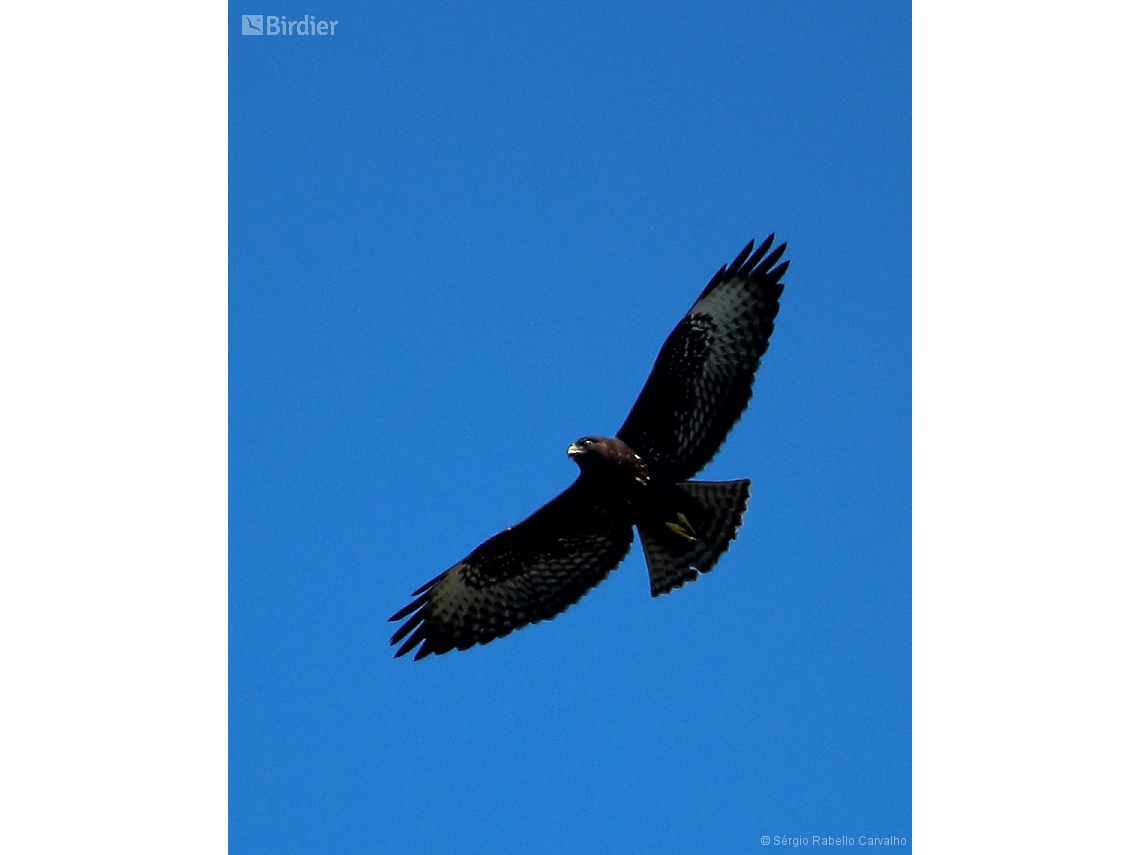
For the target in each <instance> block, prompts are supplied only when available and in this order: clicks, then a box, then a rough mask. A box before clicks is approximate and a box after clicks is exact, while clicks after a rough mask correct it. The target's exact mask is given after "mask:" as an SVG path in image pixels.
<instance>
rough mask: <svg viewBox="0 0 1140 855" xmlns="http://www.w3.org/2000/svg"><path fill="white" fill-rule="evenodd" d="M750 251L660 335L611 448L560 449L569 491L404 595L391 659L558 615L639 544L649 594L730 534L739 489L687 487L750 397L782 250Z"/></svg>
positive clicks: (703, 484) (742, 484) (714, 551)
mask: <svg viewBox="0 0 1140 855" xmlns="http://www.w3.org/2000/svg"><path fill="white" fill-rule="evenodd" d="M774 238H775V235H769V236H768V239H767V240H765V241H764V242H763V243H762V244H760V246H759V247H757V249H756V251H755V252H753V251H752V243H751V242H750V243H749V244H748V246H746V247H745V248H744V250H743V251H742V252H741V253H740V255H738V256H737V257H736V260H735V261H733V262H732V263H731V264H729V265H726V266H725V267H722V268H721V269H720V270H718V271H717V272H716V275H714V276H713V278H712V280H711V281H710V282H709V284H708V285H707V286H705V290H704V291H702V292H701V296H700V297H698V298H697V302H696V303H694V304H693V307H692V308H691V309H689V313H688V314H687V315H685V317H684V318H682V319H681V322H680V323H679V324H678V325H677V327H676V329H674V330H673V332H672V333H670V334H669V337H668V338H667V339H666V340H665V344H664V345H663V346H662V348H661V352H660V353H659V354H658V355H657V361H656V362H655V363H654V364H653V370H652V371H651V372H650V374H649V380H647V381H646V383H645V388H644V389H642V390H641V394H640V395H638V397H637V401H635V402H634V405H633V409H632V410H631V411H630V413H629V416H628V417H627V418H626V420H625V424H623V425H622V426H621V429H620V430H618V432H617V435H616V436H615V437H613V438H612V439H609V438H605V437H600V436H587V437H583V438H582V439H579V440H578V441H577V442H575V443H574V444H573V445H571V446H570V448H569V449H568V450H567V454H569V456H570V457H571V458H572V459H573V460H574V462H575V463H577V464H578V468H579V469H580V470H581V472H580V473H579V475H578V478H577V480H576V481H575V482H574V483H573V484H571V485H570V487H569V488H568V489H567V490H566V491H565V492H563V493H562V494H561V495H559V496H557V497H556V498H555V499H554V500H553V501H551V502H550V503H548V504H547V505H545V506H543V507H541V508H539V509H538V510H537V511H535V513H533V514H532V515H531V516H529V517H527V518H526V519H525V520H523V521H522V522H521V523H519V524H518V525H515V526H511V527H510V528H508V529H507V530H506V531H501V532H499V533H498V534H496V535H495V536H494V537H492V538H491V539H490V540H488V541H487V542H486V543H484V544H482V545H481V546H479V547H478V548H476V550H475V551H474V552H472V553H471V554H470V555H468V556H467V557H466V558H464V559H463V560H462V561H460V562H459V563H458V564H456V565H455V566H454V567H452V568H451V569H449V570H448V571H446V572H445V573H442V574H441V575H439V576H436V577H435V578H434V579H432V580H431V581H430V582H428V583H427V584H426V585H424V586H423V587H422V588H419V589H418V590H416V591H415V592H414V593H413V594H412V597H413V599H412V602H411V603H409V604H408V605H407V606H405V607H404V608H402V609H400V611H398V612H396V614H394V615H392V617H391V620H393V621H399V620H405V619H406V620H405V622H404V624H403V625H402V626H401V627H400V628H399V629H398V630H397V631H396V633H395V635H393V636H392V644H399V643H400V642H403V644H402V645H401V646H400V649H399V650H398V651H397V652H396V656H403V655H404V654H405V653H408V652H409V651H411V650H413V649H414V648H415V647H416V646H417V645H419V649H418V650H416V656H415V658H416V659H422V658H423V657H425V656H427V655H428V654H429V653H436V654H439V653H446V652H447V651H449V650H456V649H458V650H466V649H467V648H469V647H472V646H473V645H476V644H486V643H487V642H488V641H492V640H493V639H496V638H499V637H500V636H504V635H506V634H507V633H509V632H511V631H512V630H515V629H518V628H519V627H521V626H526V625H527V624H531V623H536V622H538V621H541V620H548V619H549V618H552V617H554V616H555V615H557V614H559V613H561V612H563V611H565V610H566V609H567V608H569V607H570V606H571V605H573V604H574V603H576V602H577V601H578V600H579V599H581V597H582V595H583V594H585V593H586V592H587V591H588V590H590V589H591V588H593V587H594V586H595V585H597V584H598V583H599V582H601V581H602V579H604V578H605V577H606V576H607V575H608V574H609V572H610V571H611V570H613V569H614V568H615V567H617V566H618V564H620V563H621V561H622V559H623V558H625V556H626V553H628V552H629V548H630V545H631V544H632V543H633V530H634V528H636V529H637V532H638V534H639V535H640V537H641V546H642V548H643V549H644V550H645V562H646V564H647V565H648V566H649V591H650V593H651V594H652V595H653V596H655V597H656V596H658V595H659V594H666V593H668V592H669V591H672V590H673V589H674V588H679V587H680V586H681V585H684V584H685V583H686V582H690V581H692V580H693V579H696V578H697V574H698V572H699V573H707V572H708V571H709V570H711V569H712V568H713V565H715V564H716V562H717V559H719V558H720V556H721V555H722V554H723V553H724V551H725V550H726V549H728V545H729V543H730V542H731V541H732V540H733V539H734V538H735V537H736V532H737V529H739V528H740V525H741V521H742V519H743V516H744V509H745V507H746V506H747V504H748V489H749V486H750V484H751V482H750V481H748V480H742V481H719V482H717V481H692V480H690V479H691V478H692V477H693V476H694V475H696V474H697V473H698V472H700V471H701V469H702V468H704V466H705V465H706V464H707V463H708V462H709V461H710V460H712V458H713V455H715V454H716V452H717V450H718V449H719V448H720V446H721V443H723V442H724V439H725V437H726V436H728V432H729V431H730V430H732V426H733V425H734V424H736V421H737V420H738V419H739V418H740V416H741V414H742V413H743V412H744V408H745V407H747V406H748V399H749V398H751V397H752V380H753V377H754V376H755V375H756V369H757V368H759V367H760V357H761V356H763V355H764V352H765V351H766V350H767V349H768V338H769V337H770V336H771V335H772V329H773V321H774V320H775V318H776V313H777V312H778V311H779V309H780V294H781V293H783V290H784V285H783V283H782V282H781V281H780V279H781V277H782V276H783V275H784V273H785V271H787V269H788V262H787V261H784V262H782V263H778V262H779V261H780V257H781V256H782V255H783V254H784V249H785V247H786V246H787V244H781V245H780V246H778V247H777V248H776V249H775V250H773V251H772V252H771V253H769V252H768V250H769V249H771V247H772V242H773V240H774Z"/></svg>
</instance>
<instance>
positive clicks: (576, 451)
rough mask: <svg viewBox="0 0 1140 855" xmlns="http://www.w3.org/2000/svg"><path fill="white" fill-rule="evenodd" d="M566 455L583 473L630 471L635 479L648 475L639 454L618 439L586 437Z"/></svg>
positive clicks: (567, 451)
mask: <svg viewBox="0 0 1140 855" xmlns="http://www.w3.org/2000/svg"><path fill="white" fill-rule="evenodd" d="M566 454H567V455H568V456H569V457H570V459H571V460H573V461H574V462H575V463H577V464H578V468H579V469H581V470H582V471H583V472H602V471H608V472H616V471H619V470H628V471H629V472H630V473H631V474H632V475H633V476H634V477H638V476H641V477H644V476H645V475H647V474H648V469H647V467H646V465H645V462H644V461H643V460H642V459H641V458H640V457H639V456H638V455H637V452H635V451H634V450H633V449H632V448H630V447H629V446H628V445H626V444H625V443H624V442H622V441H621V440H620V439H616V438H615V439H609V438H607V437H604V436H584V437H582V438H581V439H579V440H578V441H577V442H575V443H574V444H572V445H571V446H570V447H569V448H568V449H566Z"/></svg>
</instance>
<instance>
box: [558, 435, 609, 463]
mask: <svg viewBox="0 0 1140 855" xmlns="http://www.w3.org/2000/svg"><path fill="white" fill-rule="evenodd" d="M610 442H611V440H608V439H606V438H605V437H604V436H584V437H582V438H581V439H580V440H578V441H577V442H575V443H574V444H573V445H571V446H570V447H569V448H568V449H566V454H567V455H568V456H570V457H573V458H577V457H581V456H582V455H584V454H598V453H601V454H605V452H606V450H607V445H608V443H610Z"/></svg>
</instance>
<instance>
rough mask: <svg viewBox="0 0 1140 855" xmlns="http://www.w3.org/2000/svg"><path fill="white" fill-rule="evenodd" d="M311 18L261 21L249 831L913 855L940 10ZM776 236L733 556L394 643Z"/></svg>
mask: <svg viewBox="0 0 1140 855" xmlns="http://www.w3.org/2000/svg"><path fill="white" fill-rule="evenodd" d="M292 5H293V4H288V6H292ZM296 8H297V10H298V11H297V13H296V14H294V13H293V12H292V11H290V8H288V7H287V8H284V9H282V10H277V11H279V13H280V14H283V15H288V16H289V17H298V18H299V17H302V15H303V14H310V15H313V16H314V17H316V18H317V19H336V20H339V21H340V24H339V25H338V27H337V31H336V35H335V37H328V38H324V39H321V38H318V37H312V38H307V39H305V38H300V37H293V38H291V39H290V38H284V37H278V38H273V37H261V38H255V37H242V36H240V35H239V32H240V28H239V26H238V18H237V14H236V13H237V12H246V11H249V10H247V9H246V8H244V7H243V8H242V9H240V10H238V9H235V15H234V22H233V24H234V25H233V27H232V28H231V40H230V113H229V115H230V125H229V132H230V161H229V175H230V244H229V246H230V292H229V293H230V304H229V306H230V387H229V388H230V830H231V847H232V851H233V852H287V851H298V852H301V851H303V852H315V851H327V852H355V851H361V852H363V851H369V852H372V851H393V852H395V851H401V852H432V853H452V852H454V853H479V852H487V853H507V852H534V851H546V852H567V853H570V852H648V851H653V852H695V851H717V852H754V851H756V850H757V848H758V846H759V845H760V840H761V837H762V836H764V835H769V836H779V835H807V836H809V837H810V836H812V835H823V836H827V835H831V836H838V835H844V834H845V835H851V836H856V837H857V836H859V835H880V836H881V835H892V834H893V835H897V836H899V837H904V838H907V839H909V838H910V836H911V832H910V769H911V767H910V733H911V731H910V614H911V612H910V412H911V411H910V42H909V36H910V20H909V13H908V10H907V8H906V7H905V6H899V5H894V6H881V7H877V8H874V9H866V8H861V7H858V6H854V7H852V6H842V5H839V4H805V3H782V4H765V5H758V4H745V3H737V4H733V3H725V4H715V5H711V6H710V5H706V6H702V7H699V8H698V7H692V6H690V5H685V4H653V5H649V4H644V5H636V6H635V5H627V6H625V7H623V8H621V9H604V8H602V7H601V6H600V5H599V6H596V7H577V6H573V5H569V4H546V5H543V6H541V7H529V6H524V5H521V4H519V5H517V6H508V5H503V4H481V5H479V4H463V3H450V4H384V5H383V6H373V5H368V6H365V5H363V4H360V5H356V6H348V5H345V4H340V5H337V4H320V3H318V4H308V5H306V6H304V7H303V8H302V7H300V6H297V7H296ZM257 11H264V12H265V13H269V12H270V11H274V10H270V9H268V8H266V9H264V10H261V9H258V10H257ZM770 231H775V232H776V234H777V237H778V239H779V240H786V241H788V244H789V248H788V253H787V257H788V258H790V259H791V262H792V264H791V269H790V271H789V273H788V274H787V276H786V277H785V282H786V283H787V289H786V291H785V295H784V298H783V301H782V310H781V314H780V316H779V318H778V320H777V324H776V331H775V334H774V336H773V339H772V345H771V349H770V351H769V354H768V356H767V357H766V358H765V360H764V364H763V366H762V368H761V371H760V373H759V375H758V378H757V383H756V387H755V397H754V399H753V402H752V405H751V407H750V409H749V410H748V412H747V413H746V415H745V417H744V419H743V420H742V421H741V423H740V424H739V425H738V426H737V428H736V429H735V430H734V432H733V433H732V434H731V435H730V437H729V440H728V442H727V443H726V445H725V447H724V449H723V450H722V452H721V454H720V455H719V456H718V457H717V458H716V460H715V461H714V462H713V463H712V464H711V465H710V466H709V467H708V468H707V469H706V470H705V471H704V473H703V477H705V478H712V479H730V478H740V477H749V478H752V479H753V483H754V487H753V498H752V501H751V504H750V509H749V512H748V514H747V516H746V520H745V525H744V527H743V529H742V531H741V534H740V536H739V538H738V540H737V541H736V542H735V543H734V544H733V546H732V548H731V550H730V551H729V552H728V553H727V554H726V556H725V557H724V558H723V559H722V560H721V561H720V563H719V564H718V566H717V568H716V569H715V571H714V572H713V573H711V574H710V575H708V576H705V577H702V578H701V579H700V580H699V582H698V583H695V584H693V585H690V586H688V587H686V588H685V589H683V590H681V591H679V592H676V593H674V594H672V595H670V596H668V597H664V598H661V599H658V600H653V599H651V598H650V597H649V595H648V582H647V577H646V571H645V566H644V559H643V558H642V556H641V553H640V548H639V547H637V546H635V549H634V551H633V552H631V554H630V557H629V558H627V559H626V561H625V563H624V564H623V565H622V566H621V567H620V568H619V569H618V570H617V571H616V572H615V573H614V574H612V575H611V576H610V578H609V579H608V580H607V581H606V582H605V583H604V584H603V585H602V586H600V587H599V588H597V589H596V590H594V591H593V592H592V593H590V594H589V595H588V596H587V597H586V598H585V599H584V600H583V601H582V602H581V603H579V604H578V605H577V606H575V607H573V608H572V609H570V610H569V611H568V612H566V613H565V614H564V615H562V616H560V617H559V618H558V619H557V620H555V621H554V622H551V623H545V624H540V625H538V626H535V627H530V628H527V629H525V630H523V631H521V632H517V633H515V634H513V635H511V636H509V637H508V638H506V639H502V640H500V641H497V642H495V643H494V644H492V645H489V646H487V647H484V648H478V649H474V650H471V651H468V652H463V653H453V654H450V655H448V656H445V657H442V658H435V657H433V658H431V659H429V660H426V661H423V662H418V663H412V662H411V661H409V660H400V661H394V660H393V659H392V657H391V651H390V650H389V648H388V644H387V641H388V636H389V635H390V633H391V631H392V629H393V628H394V627H393V625H391V624H389V623H387V620H386V619H387V617H388V616H389V615H390V614H392V613H393V612H394V611H396V610H397V609H398V608H400V607H401V606H403V605H404V604H405V602H406V601H407V595H408V594H409V593H410V592H411V591H412V590H413V589H414V588H416V587H418V586H419V585H420V584H422V583H423V582H424V581H426V580H427V579H429V578H430V577H432V576H434V575H436V574H437V573H439V572H441V571H442V570H444V569H446V568H447V567H448V566H450V565H451V564H453V563H454V562H455V561H457V560H459V559H460V558H462V557H463V556H464V555H466V554H467V553H468V552H469V551H470V550H471V549H472V548H474V547H475V546H476V545H477V544H478V543H480V542H481V541H482V540H484V539H486V538H487V537H489V536H491V535H492V534H494V533H495V532H497V531H499V530H500V529H502V528H504V527H505V526H507V525H510V524H513V523H515V522H518V521H519V520H521V519H522V518H523V517H525V516H526V515H527V514H529V513H530V512H532V511H533V510H534V509H536V508H537V507H538V506H539V505H541V504H542V503H544V502H545V501H547V500H548V499H549V498H551V497H553V496H554V495H555V494H556V493H558V492H559V491H560V490H562V489H563V488H564V487H565V486H567V485H568V484H569V483H570V482H571V481H572V480H573V478H574V476H575V475H576V467H574V465H573V464H572V463H571V462H570V461H568V460H567V459H566V457H565V448H566V446H567V445H568V443H569V442H570V441H572V440H573V439H575V438H577V437H578V436H580V435H583V434H590V433H602V434H606V435H612V433H613V432H614V431H616V429H617V427H618V426H619V425H620V424H621V422H622V420H623V419H624V417H625V414H626V412H627V411H628V409H629V407H630V405H631V404H632V403H633V400H634V398H635V397H636V395H637V392H638V390H639V389H640V388H641V385H642V383H643V382H644V380H645V378H646V376H647V374H648V371H649V368H650V366H651V364H652V362H653V359H654V357H655V356H656V354H657V350H658V348H659V347H660V345H661V343H662V342H663V341H664V338H665V336H666V335H667V334H668V332H669V331H670V330H671V329H672V327H673V325H674V324H675V323H676V322H677V321H678V320H679V319H680V318H681V317H682V315H683V314H684V312H685V311H686V310H687V309H688V307H689V306H690V305H691V303H692V301H693V300H694V299H695V298H696V296H697V294H698V293H699V292H700V289H701V288H702V287H703V286H704V284H705V282H706V281H707V280H708V278H709V276H711V275H712V273H713V272H715V270H716V269H717V268H718V267H719V266H720V265H721V264H723V263H725V262H727V261H729V260H731V259H732V257H733V256H734V255H735V254H736V253H737V251H738V250H739V249H740V248H741V247H742V246H743V245H744V243H745V242H746V241H747V240H749V239H750V238H753V237H757V238H762V237H764V236H765V235H766V234H767V233H768V232H770Z"/></svg>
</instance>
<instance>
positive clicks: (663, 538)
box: [637, 479, 752, 597]
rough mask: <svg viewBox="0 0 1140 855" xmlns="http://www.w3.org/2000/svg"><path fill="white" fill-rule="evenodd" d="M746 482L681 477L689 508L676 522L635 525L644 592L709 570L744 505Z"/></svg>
mask: <svg viewBox="0 0 1140 855" xmlns="http://www.w3.org/2000/svg"><path fill="white" fill-rule="evenodd" d="M751 483H752V482H751V481H748V480H747V479H745V480H743V481H682V482H681V483H679V484H677V486H678V487H679V488H680V489H681V490H682V491H683V492H684V493H685V494H687V495H688V496H689V497H690V499H692V500H694V501H693V502H691V503H690V507H689V508H688V509H687V510H686V511H683V512H682V513H681V514H679V515H678V518H677V521H676V522H672V521H670V522H667V523H663V524H660V525H639V526H638V527H637V531H638V534H639V535H641V546H642V548H643V549H644V550H645V563H646V564H647V565H648V566H649V592H650V593H651V594H652V595H653V596H655V597H656V596H660V595H661V594H667V593H669V592H670V591H672V590H673V589H674V588H679V587H681V586H682V585H684V584H685V583H686V582H691V581H692V580H693V579H696V578H697V575H698V573H707V572H709V571H710V570H712V568H713V566H714V565H715V564H716V562H717V560H718V559H719V558H720V556H721V555H723V554H724V552H725V550H726V549H728V545H729V544H730V543H731V542H732V541H733V539H734V538H735V537H736V531H737V529H739V528H740V524H741V522H742V521H743V519H744V511H745V509H746V508H747V507H748V491H749V487H750V486H751Z"/></svg>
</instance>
